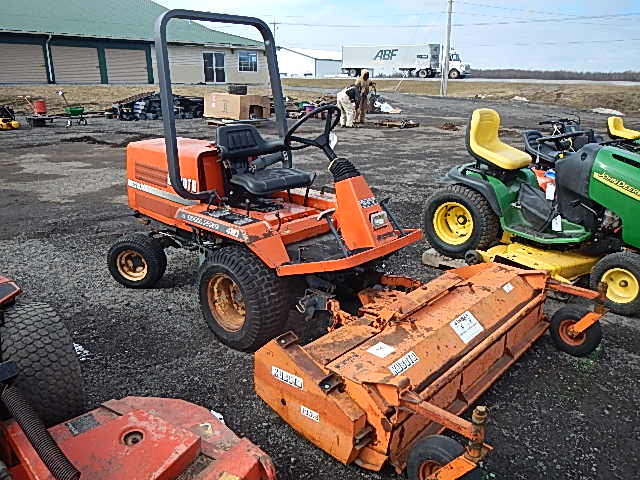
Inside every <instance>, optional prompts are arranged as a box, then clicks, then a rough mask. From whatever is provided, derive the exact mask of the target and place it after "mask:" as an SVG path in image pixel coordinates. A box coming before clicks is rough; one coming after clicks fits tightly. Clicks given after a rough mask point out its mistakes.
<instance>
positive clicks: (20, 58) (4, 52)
mask: <svg viewBox="0 0 640 480" xmlns="http://www.w3.org/2000/svg"><path fill="white" fill-rule="evenodd" d="M0 83H47V70H46V67H45V59H44V52H43V51H42V45H23V44H19V43H0Z"/></svg>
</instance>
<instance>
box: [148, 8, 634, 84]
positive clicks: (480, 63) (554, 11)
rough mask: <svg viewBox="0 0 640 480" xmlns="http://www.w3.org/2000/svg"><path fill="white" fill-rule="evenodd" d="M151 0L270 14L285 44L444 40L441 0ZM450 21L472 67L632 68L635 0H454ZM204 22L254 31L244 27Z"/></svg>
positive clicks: (253, 33) (279, 39)
mask: <svg viewBox="0 0 640 480" xmlns="http://www.w3.org/2000/svg"><path fill="white" fill-rule="evenodd" d="M155 1H156V2H157V3H160V4H161V5H163V6H165V7H168V8H186V9H193V10H204V11H215V12H218V13H232V14H239V15H249V16H255V17H259V18H261V19H263V20H264V21H266V22H268V23H272V22H274V21H275V22H277V23H279V24H278V25H277V26H276V32H275V36H276V43H277V44H278V45H282V46H288V47H300V48H313V49H323V50H340V49H341V47H342V45H383V44H393V43H396V44H410V43H438V42H441V43H444V37H445V28H444V25H445V22H446V7H447V1H446V0H366V1H365V0H350V1H342V2H341V1H335V0H324V1H322V0H313V1H310V0H233V1H226V0H223V1H221V0H216V1H212V0H155ZM300 24H314V25H315V24H321V25H326V26H314V25H300ZM453 25H454V27H453V30H452V43H451V45H452V47H454V48H455V49H456V50H457V51H458V52H459V53H460V54H461V57H462V59H463V60H464V61H465V62H467V63H470V64H471V67H472V68H474V67H475V68H523V69H543V70H555V69H565V70H578V71H585V70H589V71H605V72H606V71H623V70H639V69H640V48H639V47H640V29H639V28H638V26H639V25H640V0H616V1H608V2H606V1H601V0H585V1H580V2H573V1H565V2H558V1H550V0H542V1H536V2H532V1H530V0H527V1H525V0H511V1H508V2H507V1H506V0H469V1H462V0H456V1H454V14H453ZM352 26H365V28H356V27H352ZM212 28H215V29H218V30H221V31H224V32H229V33H235V34H238V35H243V36H247V37H251V38H258V37H259V35H258V34H257V31H255V30H253V29H246V28H244V27H237V26H228V25H227V26H223V27H222V28H220V26H214V25H212Z"/></svg>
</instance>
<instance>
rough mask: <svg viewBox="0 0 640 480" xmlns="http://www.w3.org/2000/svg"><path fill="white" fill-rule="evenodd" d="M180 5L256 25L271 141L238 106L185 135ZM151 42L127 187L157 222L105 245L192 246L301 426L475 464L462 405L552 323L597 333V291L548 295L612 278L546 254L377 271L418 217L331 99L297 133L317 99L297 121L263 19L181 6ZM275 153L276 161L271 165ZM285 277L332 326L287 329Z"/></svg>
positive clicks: (266, 380) (115, 258)
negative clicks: (315, 122)
mask: <svg viewBox="0 0 640 480" xmlns="http://www.w3.org/2000/svg"><path fill="white" fill-rule="evenodd" d="M172 18H182V19H193V20H199V21H218V22H220V21H221V22H229V23H236V24H246V25H253V26H255V27H256V28H258V30H259V31H260V32H261V33H262V36H263V38H264V45H265V52H266V55H267V60H268V62H269V74H270V79H271V86H272V89H273V94H274V104H275V110H276V120H277V121H278V126H279V128H280V133H281V135H282V136H283V138H281V139H278V140H273V141H266V140H264V139H263V138H262V137H261V136H260V134H259V133H258V131H257V130H256V129H255V128H254V127H253V126H250V125H242V124H236V125H228V126H224V127H220V128H218V132H217V143H216V144H213V143H211V142H207V141H199V140H191V139H185V138H176V134H175V123H174V118H173V111H172V108H171V106H172V103H171V101H170V99H171V98H172V93H171V83H170V78H169V71H168V68H169V65H168V58H167V45H166V26H167V23H168V22H169V20H170V19H172ZM156 50H157V53H158V62H157V63H158V71H159V76H160V85H161V98H162V108H163V118H164V122H165V138H164V139H160V140H148V141H143V142H135V143H132V144H130V145H129V147H128V150H127V169H128V193H129V203H130V205H131V207H132V208H133V209H134V210H135V211H136V212H137V213H138V214H139V215H140V216H142V217H144V218H146V219H152V220H155V221H157V222H159V223H160V224H162V225H163V226H164V227H163V229H161V230H155V231H153V232H151V233H150V234H148V235H146V234H136V235H133V236H130V235H128V236H125V237H124V238H122V239H121V240H118V241H117V242H116V243H115V244H114V245H113V247H112V248H111V251H110V253H109V266H110V269H111V272H112V274H113V275H114V277H115V278H116V279H117V280H118V281H120V282H121V283H123V284H124V285H127V286H131V287H141V286H149V285H152V284H153V283H154V282H156V281H157V280H158V278H160V276H161V275H162V273H163V271H164V268H165V266H166V257H165V255H164V251H163V248H164V247H166V246H169V245H171V246H179V247H184V248H187V249H191V250H194V251H197V252H199V253H200V257H201V267H200V275H199V277H200V286H199V289H200V300H201V305H202V309H203V311H204V314H205V318H206V319H207V320H208V322H209V325H210V326H211V328H212V329H213V331H214V332H215V333H216V334H217V335H218V337H220V338H221V339H222V341H223V342H225V343H226V344H228V345H230V346H233V347H235V348H240V349H244V350H252V349H255V348H259V347H261V348H259V350H258V351H257V352H256V354H255V373H254V381H255V388H256V392H257V393H258V395H259V396H260V397H261V398H262V399H263V400H264V401H265V402H266V403H267V404H268V405H269V406H271V408H273V409H274V410H275V411H276V412H277V413H278V414H279V415H280V416H281V417H282V418H283V419H284V420H285V421H287V422H288V423H289V424H291V425H292V426H293V427H294V428H295V429H296V430H297V431H298V432H300V433H301V434H302V435H304V436H305V437H306V438H307V439H309V440H310V441H311V442H313V443H314V444H315V445H317V446H318V447H320V448H322V449H324V450H325V451H326V452H328V453H329V454H330V455H332V456H334V457H335V458H336V459H338V460H339V461H341V462H344V463H346V464H348V463H356V464H358V465H360V466H361V467H363V468H367V469H371V470H379V469H381V468H382V466H383V465H385V464H387V463H390V464H391V465H393V466H394V467H395V468H396V469H397V470H398V471H402V470H404V469H405V468H406V469H407V471H408V474H409V477H410V479H411V480H436V479H437V480H453V479H458V478H464V479H467V480H469V479H476V478H478V477H479V475H480V473H479V470H478V469H477V468H476V467H477V465H478V463H479V462H480V461H481V460H482V459H483V458H485V456H486V455H487V453H488V452H489V451H490V450H491V447H490V446H489V445H488V444H486V443H485V421H486V418H487V414H488V412H487V409H486V408H484V407H476V408H475V409H474V411H473V414H472V418H471V421H468V420H465V419H462V418H460V417H459V416H458V415H461V414H462V413H463V412H464V411H465V410H466V409H467V408H469V407H470V406H472V404H473V403H474V402H475V401H476V400H477V399H478V397H479V396H480V395H481V394H482V393H483V392H484V391H485V390H486V389H488V388H489V387H490V386H491V385H492V384H493V382H495V381H496V379H497V378H499V377H500V375H501V374H502V373H504V372H505V371H506V370H507V369H508V368H509V366H510V365H512V364H513V363H514V362H515V361H516V360H517V359H518V358H519V357H520V356H521V355H522V354H523V353H524V352H526V351H527V349H528V348H529V347H530V346H531V345H532V344H533V343H534V342H535V341H536V340H537V339H538V338H540V337H541V336H542V335H543V334H544V333H545V332H546V331H547V330H550V331H551V335H552V338H553V340H554V341H555V342H556V344H557V345H558V347H559V348H560V349H562V350H564V351H566V352H569V353H571V354H573V355H586V354H588V353H590V352H592V351H593V350H594V349H595V348H596V347H597V346H598V345H599V343H600V339H601V331H600V325H599V323H598V319H599V318H600V317H601V315H602V314H603V312H604V309H603V308H602V306H601V304H600V303H598V304H597V306H598V308H596V309H594V310H593V311H589V310H587V309H585V308H574V307H571V308H569V307H566V308H564V309H560V310H559V311H558V312H556V313H555V314H554V315H553V317H552V318H551V319H549V318H547V316H546V315H545V313H544V304H545V300H546V298H547V293H548V291H549V290H559V291H562V292H566V293H570V294H573V295H578V296H582V297H585V298H588V299H591V300H595V299H600V301H601V299H602V294H601V293H600V294H599V293H598V292H593V291H591V290H585V289H580V288H578V287H575V286H572V285H564V284H559V283H558V282H555V281H554V280H552V279H551V278H550V277H549V274H548V273H547V272H544V271H526V270H522V269H519V268H515V267H511V266H505V265H499V264H492V263H486V264H481V265H474V266H468V267H465V268H461V269H457V270H452V271H449V272H447V273H445V274H444V275H442V276H441V277H439V278H437V279H435V280H433V281H431V282H429V283H421V282H418V281H416V280H413V279H411V278H406V277H399V276H390V275H385V274H382V273H380V272H377V271H376V269H375V266H376V261H377V260H380V259H381V258H384V257H386V256H387V255H389V254H391V253H393V252H394V251H396V250H398V249H399V248H402V247H404V246H406V245H408V244H410V243H412V242H414V241H416V240H418V239H419V238H421V232H420V231H419V230H409V229H403V228H402V227H401V226H400V225H399V224H398V221H397V220H396V219H395V218H394V217H393V215H392V213H391V212H390V211H389V209H388V207H387V206H386V203H385V202H384V201H378V200H377V199H376V198H375V196H374V195H373V193H372V192H371V190H370V189H369V187H368V186H367V184H366V182H365V180H364V178H363V177H362V175H360V173H359V172H358V170H357V169H356V167H355V166H354V165H353V164H352V163H351V162H350V161H349V160H347V159H345V158H339V157H337V156H336V154H335V153H334V151H333V149H332V144H331V140H330V134H331V130H332V129H333V128H334V127H335V125H336V123H337V121H338V118H339V117H338V116H339V112H338V110H337V109H336V107H335V106H325V107H322V108H320V109H317V110H315V111H314V112H312V114H311V115H313V114H317V113H322V112H324V113H325V114H326V121H325V123H324V131H323V133H322V134H321V135H320V136H318V137H317V138H315V139H310V138H304V137H300V136H298V135H296V132H297V131H298V129H299V128H300V126H301V125H302V124H304V123H305V122H307V121H309V119H310V118H311V115H308V116H306V117H303V118H302V119H301V120H299V121H298V122H297V123H296V124H295V125H293V127H291V128H290V129H288V130H287V125H286V120H285V117H284V105H283V100H282V90H281V85H280V79H279V74H278V66H277V63H276V55H275V48H274V43H273V37H272V35H271V32H270V31H269V28H268V26H267V25H266V24H265V23H264V22H262V21H260V20H258V19H255V18H247V17H238V16H230V15H220V14H213V13H201V12H191V11H186V10H172V11H168V12H166V13H164V14H163V15H162V16H161V17H160V18H159V20H158V22H157V23H156ZM306 146H315V147H318V148H320V149H322V150H323V152H324V153H325V154H326V155H327V157H328V158H329V160H330V162H329V171H330V172H331V174H332V175H333V179H334V183H335V194H333V193H326V192H324V191H323V190H320V191H318V190H312V189H311V188H310V187H311V184H312V182H313V176H312V175H310V174H308V173H306V172H303V171H301V170H298V169H294V168H293V167H292V166H291V151H292V150H294V149H297V148H304V147H306ZM278 162H280V163H282V164H283V166H282V167H275V168H267V167H269V166H271V165H273V164H275V163H278ZM167 177H168V178H169V181H167ZM299 285H302V291H301V292H300V293H297V291H296V289H297V287H298V286H299ZM290 294H293V295H298V298H297V299H296V300H297V302H296V304H297V306H298V308H299V310H301V311H303V312H306V313H307V314H308V315H310V314H312V313H313V312H314V311H317V310H324V311H328V312H329V313H330V314H331V318H332V324H331V327H330V329H329V330H330V331H329V333H328V334H326V335H324V336H322V337H320V338H318V339H317V340H314V341H312V342H311V343H308V344H307V345H300V343H299V341H298V338H297V337H296V335H295V334H293V333H292V332H287V333H283V334H280V331H281V330H282V329H283V327H284V324H285V322H286V319H287V314H288V309H289V305H290V302H289V300H288V296H289V295H290ZM354 299H355V300H356V301H355V302H354ZM354 305H356V306H355V307H354ZM265 342H267V343H266V344H265V345H263V344H264V343H265ZM443 430H452V431H454V432H457V433H459V434H461V435H462V436H464V437H467V438H468V444H467V445H466V446H462V445H460V444H459V443H457V442H456V441H455V440H453V439H451V438H450V437H445V436H442V435H440V433H442V431H443Z"/></svg>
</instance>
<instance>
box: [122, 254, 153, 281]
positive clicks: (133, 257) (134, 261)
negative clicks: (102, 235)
mask: <svg viewBox="0 0 640 480" xmlns="http://www.w3.org/2000/svg"><path fill="white" fill-rule="evenodd" d="M116 265H117V267H118V272H119V273H120V275H122V276H123V277H124V278H126V279H127V280H131V281H132V282H138V281H140V280H142V279H143V278H144V277H146V276H147V272H148V271H149V266H148V265H147V261H146V260H145V259H144V257H143V256H142V255H140V253H138V252H136V251H135V250H123V251H122V252H120V253H119V254H118V256H117V258H116Z"/></svg>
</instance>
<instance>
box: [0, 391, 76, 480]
mask: <svg viewBox="0 0 640 480" xmlns="http://www.w3.org/2000/svg"><path fill="white" fill-rule="evenodd" d="M0 399H1V400H2V401H3V402H4V404H5V406H6V407H7V410H9V413H10V414H11V416H12V417H13V418H15V420H16V422H18V425H20V428H22V431H23V432H24V434H25V435H26V436H27V438H28V439H29V442H30V443H31V445H32V446H33V448H34V449H35V451H36V452H37V453H38V455H39V456H40V458H41V459H42V461H43V462H44V464H45V465H46V466H47V468H48V469H49V471H50V472H51V474H52V475H53V476H54V477H55V478H56V480H78V479H79V478H80V471H79V470H78V469H77V468H76V467H74V466H73V464H72V463H71V462H70V461H69V459H68V458H67V457H66V455H65V454H64V453H63V452H62V450H60V447H59V446H58V444H57V443H56V442H55V440H54V439H53V437H52V436H51V434H50V433H49V431H48V430H47V429H46V427H45V426H44V424H43V423H42V420H40V417H38V414H37V413H36V411H35V410H34V409H33V407H32V406H31V405H30V404H29V402H27V401H26V400H25V398H24V397H23V396H22V394H21V393H20V390H18V389H17V388H16V387H15V386H14V385H5V386H4V389H3V390H2V394H1V395H0ZM0 478H2V477H0Z"/></svg>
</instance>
